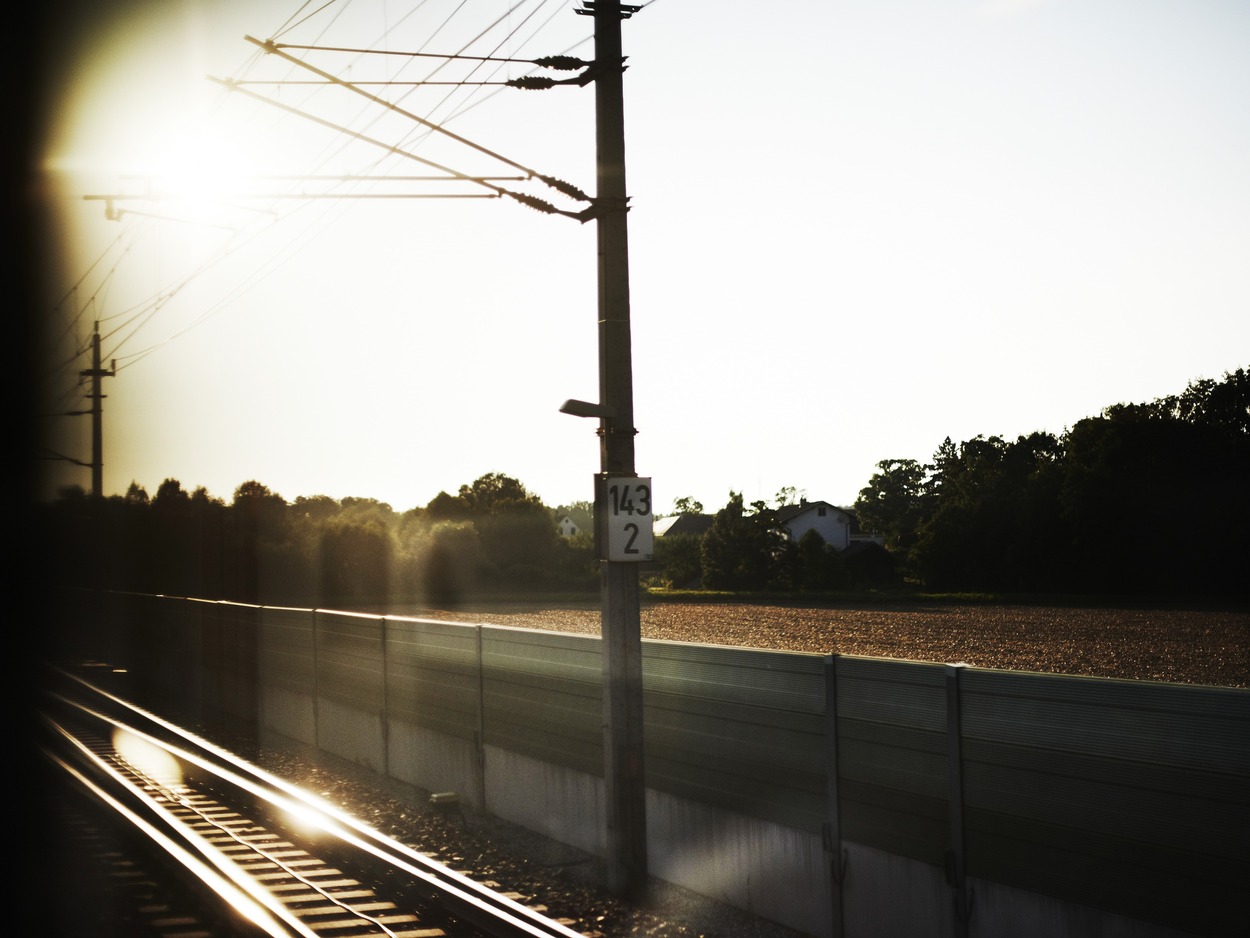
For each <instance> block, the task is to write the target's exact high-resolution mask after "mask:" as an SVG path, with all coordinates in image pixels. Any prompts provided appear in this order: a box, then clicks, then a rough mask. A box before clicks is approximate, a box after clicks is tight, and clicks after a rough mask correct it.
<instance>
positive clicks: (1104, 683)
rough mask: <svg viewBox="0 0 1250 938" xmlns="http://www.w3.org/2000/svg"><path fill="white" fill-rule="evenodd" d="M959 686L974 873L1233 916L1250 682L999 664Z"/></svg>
mask: <svg viewBox="0 0 1250 938" xmlns="http://www.w3.org/2000/svg"><path fill="white" fill-rule="evenodd" d="M962 694H963V719H962V724H963V725H962V732H963V739H964V742H963V754H964V800H965V804H966V806H967V807H966V815H965V816H966V843H967V849H968V869H969V872H970V873H972V874H973V875H980V876H985V877H987V878H989V879H993V880H995V881H998V882H1005V883H1009V884H1013V885H1019V886H1022V887H1024V888H1029V889H1032V890H1033V891H1037V892H1043V893H1046V894H1049V895H1054V896H1056V897H1058V898H1062V899H1067V900H1069V901H1074V902H1081V903H1087V904H1096V905H1098V906H1099V907H1100V908H1107V909H1111V910H1112V911H1116V912H1120V913H1122V914H1125V915H1130V916H1135V917H1138V918H1147V919H1149V920H1152V921H1159V922H1163V923H1165V924H1170V925H1173V926H1176V927H1180V928H1186V929H1190V930H1193V929H1194V928H1195V927H1196V928H1197V930H1198V931H1199V932H1200V933H1204V934H1215V933H1221V932H1222V931H1223V930H1224V929H1225V928H1226V927H1228V925H1229V924H1231V922H1232V920H1233V919H1232V918H1231V917H1230V916H1233V915H1235V914H1236V913H1235V912H1234V911H1233V910H1232V908H1231V906H1230V901H1229V897H1231V896H1232V895H1235V894H1236V893H1237V891H1239V890H1241V889H1243V888H1244V884H1245V882H1246V881H1247V876H1248V875H1250V865H1248V862H1247V849H1250V694H1246V693H1245V692H1244V691H1240V690H1237V689H1234V688H1205V687H1192V686H1186V685H1178V684H1161V683H1159V684H1155V683H1148V682H1134V681H1113V680H1101V679H1094V678H1082V677H1074V676H1069V675H1039V674H1027V673H1020V672H1007V671H990V670H984V671H983V670H969V671H968V672H967V673H966V674H965V675H964V681H963V686H962ZM1242 914H1244V913H1242Z"/></svg>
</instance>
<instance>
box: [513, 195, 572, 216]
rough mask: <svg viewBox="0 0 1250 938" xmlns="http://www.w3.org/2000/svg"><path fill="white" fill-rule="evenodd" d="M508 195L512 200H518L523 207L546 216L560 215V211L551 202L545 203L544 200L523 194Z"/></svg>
mask: <svg viewBox="0 0 1250 938" xmlns="http://www.w3.org/2000/svg"><path fill="white" fill-rule="evenodd" d="M508 195H510V196H512V198H514V199H516V200H517V201H518V202H520V203H521V204H522V205H528V206H529V207H530V208H532V209H537V210H538V211H540V212H542V213H543V214H544V215H556V214H559V213H560V210H559V209H557V208H556V207H555V206H554V205H552V204H551V203H550V202H544V201H543V200H542V199H539V198H535V197H534V196H532V195H526V194H525V193H523V192H509V193H508Z"/></svg>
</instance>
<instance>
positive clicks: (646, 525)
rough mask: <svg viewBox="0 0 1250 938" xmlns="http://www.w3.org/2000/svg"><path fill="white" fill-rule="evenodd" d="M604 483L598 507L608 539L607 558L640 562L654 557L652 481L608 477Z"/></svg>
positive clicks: (628, 477) (635, 477)
mask: <svg viewBox="0 0 1250 938" xmlns="http://www.w3.org/2000/svg"><path fill="white" fill-rule="evenodd" d="M600 485H601V486H602V488H601V489H600V490H599V496H600V497H599V505H598V508H599V514H600V517H602V518H603V533H604V535H605V537H604V538H603V541H605V542H606V554H604V559H605V560H617V561H626V562H628V561H635V562H638V563H643V562H645V561H648V560H652V559H654V557H655V531H654V521H653V519H654V515H653V513H652V500H651V480H650V479H649V478H647V479H644V478H640V477H638V476H608V477H606V478H603V479H602V480H601V481H600ZM601 549H602V548H601Z"/></svg>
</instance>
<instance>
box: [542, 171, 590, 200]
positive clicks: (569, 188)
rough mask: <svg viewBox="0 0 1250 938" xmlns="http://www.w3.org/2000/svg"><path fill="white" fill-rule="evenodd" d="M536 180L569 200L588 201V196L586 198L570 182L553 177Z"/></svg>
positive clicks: (583, 193) (585, 195)
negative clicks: (561, 193)
mask: <svg viewBox="0 0 1250 938" xmlns="http://www.w3.org/2000/svg"><path fill="white" fill-rule="evenodd" d="M538 178H539V179H541V180H542V181H543V182H545V183H546V184H547V185H549V186H551V188H553V189H555V190H556V191H557V192H563V193H564V194H565V195H567V196H568V197H569V198H570V199H577V201H579V202H589V201H590V196H588V195H587V194H586V193H585V192H583V191H582V190H581V189H579V188H577V186H575V185H573V184H572V183H571V182H565V181H564V180H563V179H556V178H555V177H554V176H539V177H538Z"/></svg>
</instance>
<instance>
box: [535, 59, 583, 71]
mask: <svg viewBox="0 0 1250 938" xmlns="http://www.w3.org/2000/svg"><path fill="white" fill-rule="evenodd" d="M534 64H535V65H537V66H539V67H541V68H554V69H556V70H557V71H561V72H572V71H575V70H577V69H579V68H585V67H586V66H587V65H589V64H590V63H589V62H583V61H582V60H581V59H579V58H576V57H575V56H572V55H544V56H543V57H542V58H541V59H534Z"/></svg>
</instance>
